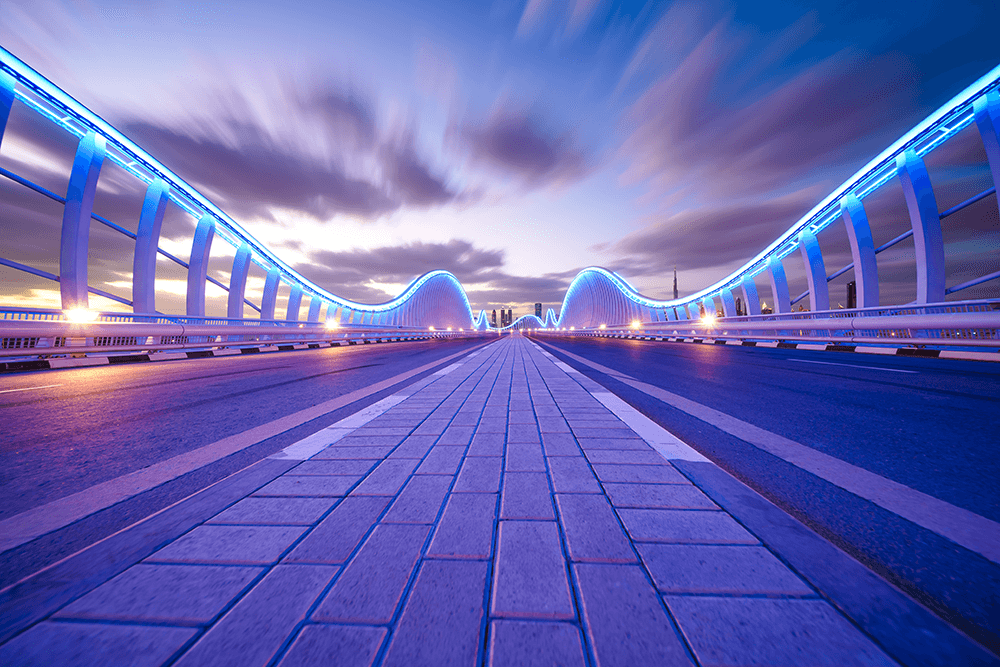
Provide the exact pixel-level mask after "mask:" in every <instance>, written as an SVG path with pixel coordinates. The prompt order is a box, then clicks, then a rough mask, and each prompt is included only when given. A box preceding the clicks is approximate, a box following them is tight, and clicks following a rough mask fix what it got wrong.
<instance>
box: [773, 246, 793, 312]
mask: <svg viewBox="0 0 1000 667" xmlns="http://www.w3.org/2000/svg"><path fill="white" fill-rule="evenodd" d="M768 273H769V274H770V276H771V294H773V295H774V312H776V313H788V312H791V310H792V300H791V298H790V297H789V296H788V280H787V279H786V278H785V267H784V266H782V265H781V260H780V259H778V258H777V256H775V255H771V260H770V261H769V262H768Z"/></svg>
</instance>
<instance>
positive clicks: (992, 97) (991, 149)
mask: <svg viewBox="0 0 1000 667" xmlns="http://www.w3.org/2000/svg"><path fill="white" fill-rule="evenodd" d="M972 108H973V110H974V112H975V114H976V127H977V128H978V129H979V137H980V138H981V139H982V140H983V148H985V149H986V158H987V159H988V160H989V163H990V172H992V174H993V186H994V187H995V188H996V189H997V190H998V191H1000V91H997V90H992V91H990V93H989V94H988V95H983V96H981V97H978V98H976V100H975V101H974V102H973V103H972ZM0 113H2V109H0ZM995 197H996V198H995V199H994V201H996V202H997V203H998V204H1000V192H998V193H997V194H996V195H995Z"/></svg>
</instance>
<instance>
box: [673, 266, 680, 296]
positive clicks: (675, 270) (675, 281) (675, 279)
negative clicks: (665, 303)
mask: <svg viewBox="0 0 1000 667" xmlns="http://www.w3.org/2000/svg"><path fill="white" fill-rule="evenodd" d="M679 296H680V295H679V294H678V293H677V266H676V265H674V298H675V299H677V298H678V297H679Z"/></svg>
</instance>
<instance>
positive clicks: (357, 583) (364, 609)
mask: <svg viewBox="0 0 1000 667" xmlns="http://www.w3.org/2000/svg"><path fill="white" fill-rule="evenodd" d="M429 530H430V528H429V527H428V526H408V525H402V524H379V525H378V526H376V527H375V530H373V531H372V534H371V535H370V536H369V537H368V539H367V540H366V541H365V543H364V544H363V545H362V546H361V549H360V550H359V551H358V553H357V555H355V557H354V558H353V559H351V562H350V563H348V565H347V568H346V569H345V570H344V572H343V573H342V574H341V575H340V577H339V578H338V579H337V582H336V583H335V584H334V585H333V588H331V589H330V593H329V594H328V595H327V596H326V598H324V599H323V601H322V602H321V603H320V605H319V607H318V608H317V609H316V611H315V612H314V613H313V618H314V619H316V620H317V621H320V622H325V621H342V622H349V623H370V624H384V623H388V622H389V620H390V619H391V618H392V615H393V614H394V613H395V611H396V606H397V605H398V604H399V599H400V597H401V596H402V594H403V590H404V589H405V588H406V584H407V582H408V581H409V578H410V573H411V572H413V567H414V566H415V565H416V563H417V559H418V558H419V557H420V550H421V549H422V548H423V545H424V540H425V539H426V537H427V533H428V531H429Z"/></svg>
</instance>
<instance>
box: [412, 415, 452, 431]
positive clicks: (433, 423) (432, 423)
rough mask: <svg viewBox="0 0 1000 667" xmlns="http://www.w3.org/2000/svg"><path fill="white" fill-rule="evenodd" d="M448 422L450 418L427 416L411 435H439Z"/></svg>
mask: <svg viewBox="0 0 1000 667" xmlns="http://www.w3.org/2000/svg"><path fill="white" fill-rule="evenodd" d="M450 423H451V420H450V419H440V418H428V419H427V420H425V421H424V423H423V424H421V425H420V426H418V427H417V428H416V429H414V431H413V435H441V434H442V433H444V430H445V429H446V428H448V424H450Z"/></svg>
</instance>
